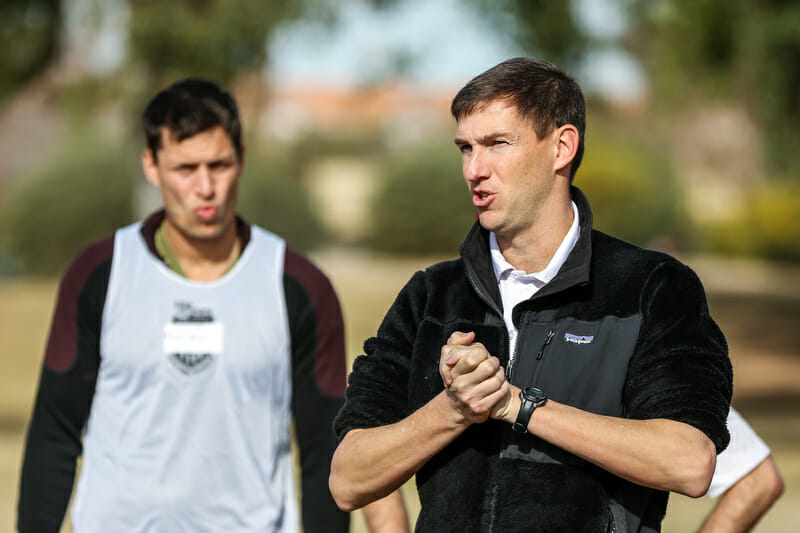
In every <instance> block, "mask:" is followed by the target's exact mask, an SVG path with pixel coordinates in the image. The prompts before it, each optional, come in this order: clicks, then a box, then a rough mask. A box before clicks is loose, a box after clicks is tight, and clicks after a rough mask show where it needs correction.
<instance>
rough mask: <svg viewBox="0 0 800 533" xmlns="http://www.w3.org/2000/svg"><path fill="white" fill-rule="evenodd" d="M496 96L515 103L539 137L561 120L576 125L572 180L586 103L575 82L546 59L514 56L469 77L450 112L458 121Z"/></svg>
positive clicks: (580, 146)
mask: <svg viewBox="0 0 800 533" xmlns="http://www.w3.org/2000/svg"><path fill="white" fill-rule="evenodd" d="M495 100H507V101H508V102H509V103H510V104H512V105H514V106H515V107H516V108H517V111H518V112H519V114H520V115H522V116H523V117H524V118H525V119H527V120H529V121H530V123H531V124H532V125H533V129H534V131H535V132H536V135H538V136H539V138H542V137H543V136H545V135H547V134H548V133H550V132H551V131H553V129H554V128H560V127H561V126H563V125H564V124H572V125H573V126H575V127H576V128H577V129H578V136H579V144H578V151H577V153H576V154H575V158H574V159H573V160H572V167H571V168H570V180H572V178H573V177H574V176H575V172H577V171H578V167H579V166H580V164H581V159H583V145H584V133H585V131H586V104H585V102H584V99H583V92H582V91H581V88H580V86H579V85H578V84H577V82H576V81H575V80H573V79H572V78H570V77H569V76H567V75H566V74H565V73H564V71H562V70H561V69H559V68H558V67H556V66H555V65H553V64H551V63H548V62H547V61H542V60H540V59H534V58H529V57H515V58H513V59H508V60H506V61H503V62H502V63H500V64H498V65H496V66H494V67H492V68H490V69H489V70H487V71H486V72H484V73H483V74H478V75H477V76H475V77H474V78H472V80H470V81H469V82H468V83H467V84H466V85H465V86H464V87H462V88H461V90H460V91H458V94H456V96H455V98H453V103H452V105H451V106H450V112H451V113H452V114H453V117H455V119H456V120H457V121H458V120H460V119H462V118H464V117H466V116H468V115H471V114H472V113H473V112H475V111H476V110H477V109H479V108H481V107H483V106H486V105H488V104H489V103H491V102H493V101H495Z"/></svg>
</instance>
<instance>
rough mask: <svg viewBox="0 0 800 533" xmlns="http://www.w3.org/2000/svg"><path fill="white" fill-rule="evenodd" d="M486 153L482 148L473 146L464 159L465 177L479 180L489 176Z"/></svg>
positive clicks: (469, 179)
mask: <svg viewBox="0 0 800 533" xmlns="http://www.w3.org/2000/svg"><path fill="white" fill-rule="evenodd" d="M489 174H490V172H489V169H488V165H487V160H486V154H485V153H484V152H483V150H481V149H480V148H473V149H472V151H471V152H470V154H469V156H468V158H467V160H466V161H464V179H466V180H467V181H478V180H481V179H484V178H488V177H489Z"/></svg>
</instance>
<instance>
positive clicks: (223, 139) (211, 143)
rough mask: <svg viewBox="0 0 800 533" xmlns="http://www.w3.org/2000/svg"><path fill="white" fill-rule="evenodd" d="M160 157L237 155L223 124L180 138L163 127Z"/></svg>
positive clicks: (220, 156)
mask: <svg viewBox="0 0 800 533" xmlns="http://www.w3.org/2000/svg"><path fill="white" fill-rule="evenodd" d="M158 155H159V157H162V156H164V157H166V158H175V159H198V160H199V159H208V158H224V157H231V156H234V155H236V149H235V147H234V146H233V141H232V140H231V138H230V136H229V135H228V134H227V132H226V131H225V130H224V129H223V128H222V126H215V127H213V128H210V129H207V130H204V131H201V132H199V133H196V134H194V135H192V136H191V137H186V138H185V139H181V140H178V139H177V138H176V137H175V136H174V135H173V134H172V132H171V131H170V130H169V129H168V128H166V127H164V128H161V148H160V149H159V150H158Z"/></svg>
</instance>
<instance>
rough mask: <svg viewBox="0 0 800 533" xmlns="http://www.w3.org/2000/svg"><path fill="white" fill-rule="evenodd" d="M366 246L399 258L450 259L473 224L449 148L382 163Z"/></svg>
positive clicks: (456, 162) (422, 150) (406, 154)
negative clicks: (440, 256) (426, 256)
mask: <svg viewBox="0 0 800 533" xmlns="http://www.w3.org/2000/svg"><path fill="white" fill-rule="evenodd" d="M383 169H384V170H383V175H384V178H385V179H384V180H383V182H382V183H381V185H379V186H378V188H377V190H376V193H375V195H374V196H373V198H372V205H371V206H370V213H371V220H372V224H371V226H370V230H369V231H368V235H369V236H368V237H367V244H368V246H370V247H371V248H372V249H374V250H378V251H382V252H390V253H398V254H439V253H446V254H451V255H452V254H454V253H455V251H456V249H457V248H458V245H459V244H461V241H463V240H464V237H465V236H466V234H467V232H468V231H469V228H470V226H471V225H472V224H473V222H474V221H475V209H474V208H473V207H472V204H471V203H470V197H469V193H468V190H467V186H466V184H465V183H464V179H463V178H462V176H461V168H460V158H459V155H458V152H457V150H456V149H455V147H453V146H452V145H442V146H433V147H424V148H417V149H410V148H406V149H403V150H402V152H401V153H400V154H398V155H395V156H391V157H389V158H388V159H386V160H385V161H384V162H383Z"/></svg>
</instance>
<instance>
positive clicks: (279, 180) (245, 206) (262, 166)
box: [237, 152, 326, 251]
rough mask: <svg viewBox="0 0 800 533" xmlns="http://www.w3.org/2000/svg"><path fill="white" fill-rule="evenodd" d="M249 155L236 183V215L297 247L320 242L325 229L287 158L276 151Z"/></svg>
mask: <svg viewBox="0 0 800 533" xmlns="http://www.w3.org/2000/svg"><path fill="white" fill-rule="evenodd" d="M251 154H252V153H251V152H249V153H248V155H247V159H246V161H245V166H244V174H243V175H242V177H241V180H240V183H239V201H238V209H237V211H238V212H239V214H241V215H242V216H243V217H244V218H245V220H247V221H248V222H250V223H251V224H258V225H259V226H261V227H263V228H265V229H268V230H269V231H272V232H274V233H277V234H278V235H280V236H281V237H283V238H284V239H286V242H287V243H288V244H289V246H291V247H293V248H295V249H296V250H301V251H306V250H310V249H313V248H314V247H316V246H318V245H320V244H322V243H323V242H324V241H325V239H326V232H325V228H324V226H323V224H322V221H321V219H320V217H319V216H318V215H317V213H316V212H314V210H313V208H312V205H311V201H310V199H309V196H308V193H307V191H306V190H305V189H304V187H303V185H302V184H301V183H300V181H299V179H298V177H297V176H295V175H293V173H292V172H291V170H290V169H291V166H290V164H289V162H288V160H286V159H285V158H281V157H279V156H277V155H275V154H264V153H259V154H255V155H251Z"/></svg>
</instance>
